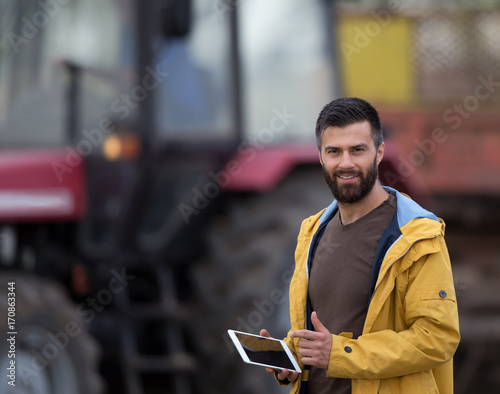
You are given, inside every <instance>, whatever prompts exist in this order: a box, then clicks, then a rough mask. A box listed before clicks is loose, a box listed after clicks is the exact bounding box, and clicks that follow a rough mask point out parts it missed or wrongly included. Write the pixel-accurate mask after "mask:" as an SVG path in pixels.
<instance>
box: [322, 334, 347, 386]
mask: <svg viewBox="0 0 500 394" xmlns="http://www.w3.org/2000/svg"><path fill="white" fill-rule="evenodd" d="M352 337H353V334H352V332H341V333H340V334H339V335H332V348H331V350H330V360H329V362H328V369H327V370H326V376H328V377H330V378H339V377H341V376H339V375H338V373H339V371H338V369H339V368H338V366H339V365H338V364H339V362H340V358H339V354H342V353H343V354H346V355H347V354H349V353H351V352H352V348H351V347H350V346H349V342H350V341H351V340H352Z"/></svg>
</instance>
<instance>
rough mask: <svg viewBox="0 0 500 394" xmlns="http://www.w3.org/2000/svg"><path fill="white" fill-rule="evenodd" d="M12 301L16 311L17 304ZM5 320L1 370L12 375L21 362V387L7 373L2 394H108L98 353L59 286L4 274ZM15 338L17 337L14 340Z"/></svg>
mask: <svg viewBox="0 0 500 394" xmlns="http://www.w3.org/2000/svg"><path fill="white" fill-rule="evenodd" d="M12 282H13V283H15V312H14V313H12V310H13V309H10V311H11V315H15V317H14V318H13V319H14V321H15V322H14V324H12V323H13V321H12V320H10V321H9V322H8V319H7V315H8V310H9V309H8V306H9V303H8V297H7V294H8V293H9V290H8V283H12ZM9 301H10V306H11V308H12V300H9ZM0 314H1V315H0V316H1V318H0V336H1V337H2V338H1V344H0V369H1V370H2V371H4V372H5V371H7V369H6V368H8V366H9V365H10V363H11V362H12V361H15V387H14V386H12V383H9V380H10V379H9V378H8V377H6V374H5V373H2V374H1V376H0V387H1V388H0V392H2V393H5V394H10V393H26V394H35V393H36V394H89V393H92V394H100V393H102V392H103V385H102V380H101V378H100V376H99V374H98V372H97V366H98V355H99V352H98V347H97V345H96V344H95V342H94V340H93V339H92V338H91V337H90V335H88V334H87V332H86V330H85V325H84V323H83V322H82V321H81V319H80V318H79V316H78V315H77V313H76V308H75V306H74V305H73V304H72V303H71V301H70V300H69V297H68V296H67V295H66V293H65V291H64V290H63V288H62V287H61V286H60V285H59V284H57V283H55V282H51V281H48V280H45V279H40V278H37V277H33V276H28V275H21V274H18V273H12V274H9V273H6V272H4V273H1V274H0ZM11 332H14V334H9V333H11ZM9 339H10V342H9V341H8V340H9ZM9 351H10V352H11V353H9ZM12 354H14V355H15V356H12Z"/></svg>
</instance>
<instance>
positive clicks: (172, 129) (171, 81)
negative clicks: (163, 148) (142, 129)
mask: <svg viewBox="0 0 500 394" xmlns="http://www.w3.org/2000/svg"><path fill="white" fill-rule="evenodd" d="M216 3H218V2H212V1H206V0H194V1H192V22H191V31H190V32H189V35H188V36H187V37H182V38H168V39H166V38H161V39H159V42H158V43H157V48H156V50H155V53H156V54H157V60H156V61H157V66H158V68H159V69H160V70H162V71H163V72H165V73H168V76H167V77H166V78H165V80H164V81H163V82H162V83H161V85H160V87H159V88H158V89H156V90H155V94H156V95H157V96H156V98H157V100H156V119H157V129H158V133H159V137H160V138H162V139H164V140H165V139H166V140H184V141H185V140H188V141H189V140H192V141H200V140H201V141H203V140H207V139H209V138H212V139H213V138H215V139H217V140H220V139H224V138H231V137H234V135H232V134H231V133H234V119H233V111H232V109H233V98H232V94H231V92H232V90H231V89H232V88H233V87H232V77H231V75H232V74H231V73H232V71H231V69H230V68H231V67H230V31H229V22H230V16H229V15H228V14H226V13H225V12H224V10H221V9H220V7H218V6H217V5H216ZM221 3H223V2H221Z"/></svg>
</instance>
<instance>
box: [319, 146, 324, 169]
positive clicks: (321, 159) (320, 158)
mask: <svg viewBox="0 0 500 394" xmlns="http://www.w3.org/2000/svg"><path fill="white" fill-rule="evenodd" d="M318 156H319V162H320V164H321V167H323V158H322V157H321V151H320V150H319V149H318Z"/></svg>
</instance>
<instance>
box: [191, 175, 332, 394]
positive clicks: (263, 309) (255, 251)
mask: <svg viewBox="0 0 500 394" xmlns="http://www.w3.org/2000/svg"><path fill="white" fill-rule="evenodd" d="M227 198H228V200H227V202H226V204H225V211H224V213H223V214H221V215H219V216H218V217H216V218H215V220H214V222H213V223H212V226H211V228H210V229H209V231H208V232H207V244H208V251H207V254H206V258H205V259H203V260H202V261H200V262H199V264H198V265H197V266H196V267H194V270H193V271H192V277H193V282H194V283H193V289H194V290H193V291H195V292H196V298H195V300H196V302H197V305H196V315H197V319H195V322H196V326H195V327H194V328H193V330H196V333H195V334H193V335H195V336H201V338H202V340H201V341H200V343H199V344H198V345H197V348H200V347H202V348H204V349H205V354H204V356H205V360H204V361H205V362H204V363H203V365H204V366H203V371H201V373H202V376H203V378H201V379H200V382H201V385H202V386H201V387H200V390H199V391H197V392H200V393H201V392H203V393H213V394H215V393H231V394H271V393H273V394H275V393H285V392H288V391H289V388H284V387H279V386H278V385H277V383H276V381H275V379H274V377H273V376H268V375H267V374H266V372H265V370H264V368H262V367H259V366H253V365H247V364H245V363H244V362H243V361H242V360H241V358H240V357H239V355H238V354H237V351H236V349H235V348H234V346H233V344H232V343H231V341H230V339H229V336H228V334H227V330H228V329H236V330H240V331H246V332H251V333H254V334H258V333H259V331H260V329H262V328H265V329H267V330H268V332H269V333H270V335H271V336H273V337H275V338H283V337H285V336H286V334H287V332H288V330H289V327H290V321H289V312H288V287H289V283H290V280H291V277H292V274H293V270H294V265H295V263H294V252H295V246H296V241H297V236H298V232H299V228H300V224H301V221H302V220H303V219H305V218H306V217H308V216H310V215H312V214H314V213H316V212H318V211H319V210H320V209H322V208H324V207H325V206H327V205H328V204H329V203H330V202H331V200H332V197H331V193H330V191H329V189H328V187H327V186H326V185H325V182H324V179H323V176H322V173H321V169H320V168H319V167H307V168H302V169H297V170H295V171H294V172H293V173H292V174H290V175H289V177H288V178H287V179H286V180H285V181H284V182H283V183H282V184H280V185H279V186H278V187H277V188H276V189H275V190H273V191H272V192H270V193H266V194H252V195H230V196H227Z"/></svg>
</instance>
